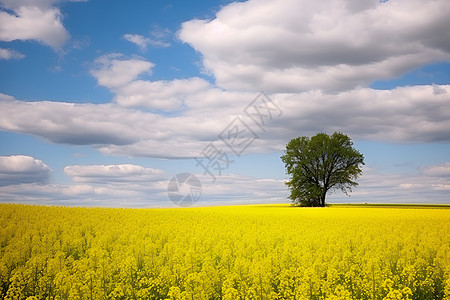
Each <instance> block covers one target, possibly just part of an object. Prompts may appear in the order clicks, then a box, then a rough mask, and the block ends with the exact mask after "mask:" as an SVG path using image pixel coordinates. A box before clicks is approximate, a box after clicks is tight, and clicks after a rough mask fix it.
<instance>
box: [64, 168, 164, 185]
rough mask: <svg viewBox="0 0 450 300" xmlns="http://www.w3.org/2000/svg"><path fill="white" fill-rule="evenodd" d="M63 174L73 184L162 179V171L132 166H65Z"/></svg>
mask: <svg viewBox="0 0 450 300" xmlns="http://www.w3.org/2000/svg"><path fill="white" fill-rule="evenodd" d="M64 173H66V175H68V176H70V177H72V178H73V180H74V181H75V182H86V183H99V182H100V183H111V182H151V181H157V180H161V179H163V178H164V172H163V171H162V170H158V169H152V168H144V167H142V166H138V165H132V164H120V165H87V166H80V165H75V166H67V167H65V168H64Z"/></svg>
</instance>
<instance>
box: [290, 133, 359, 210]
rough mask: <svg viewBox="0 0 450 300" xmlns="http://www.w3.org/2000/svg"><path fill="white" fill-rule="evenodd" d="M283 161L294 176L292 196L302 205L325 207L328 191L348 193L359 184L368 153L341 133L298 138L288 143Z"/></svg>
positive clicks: (291, 188) (291, 185)
mask: <svg viewBox="0 0 450 300" xmlns="http://www.w3.org/2000/svg"><path fill="white" fill-rule="evenodd" d="M281 160H282V161H283V162H284V164H285V167H286V173H287V174H289V175H290V176H291V178H290V180H289V181H287V182H286V185H287V186H288V187H289V188H290V190H291V194H290V196H289V198H290V199H291V200H292V202H293V203H294V204H296V205H300V206H325V197H326V195H327V193H328V191H332V190H335V189H339V190H341V191H342V192H344V193H345V194H348V193H349V192H351V191H352V187H355V186H357V185H358V183H357V182H356V179H357V178H358V176H359V175H361V174H362V169H361V167H362V165H364V156H363V155H362V154H361V153H359V151H358V150H356V149H355V148H353V142H352V141H351V139H350V138H349V137H348V136H347V135H345V134H343V133H340V132H335V133H333V134H332V135H331V136H330V135H327V134H326V133H319V134H317V135H315V136H313V137H311V138H308V137H306V136H302V137H297V138H294V139H292V140H291V141H289V143H288V144H287V145H286V150H285V152H284V155H283V156H281Z"/></svg>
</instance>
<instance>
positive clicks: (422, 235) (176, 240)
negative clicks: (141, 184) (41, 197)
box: [0, 204, 450, 299]
mask: <svg viewBox="0 0 450 300" xmlns="http://www.w3.org/2000/svg"><path fill="white" fill-rule="evenodd" d="M0 224H1V229H0V230H1V231H0V257H1V258H0V259H1V260H0V298H1V299H446V298H445V297H447V299H450V209H445V208H431V209H430V208H407V207H405V208H396V207H393V208H384V207H376V208H373V207H368V208H366V207H328V208H294V207H290V206H289V205H259V206H230V207H204V208H184V209H106V208H67V207H45V206H26V205H8V204H2V205H0Z"/></svg>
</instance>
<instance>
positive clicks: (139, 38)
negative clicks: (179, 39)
mask: <svg viewBox="0 0 450 300" xmlns="http://www.w3.org/2000/svg"><path fill="white" fill-rule="evenodd" d="M158 37H159V38H162V36H160V35H158ZM123 38H124V39H125V40H127V41H129V42H131V43H133V44H136V45H137V46H138V47H139V49H140V50H141V51H145V50H146V49H147V46H149V45H150V46H153V47H156V48H165V47H169V46H170V44H169V43H167V42H164V41H163V40H158V39H151V38H148V37H144V36H143V35H140V34H131V33H127V34H124V35H123Z"/></svg>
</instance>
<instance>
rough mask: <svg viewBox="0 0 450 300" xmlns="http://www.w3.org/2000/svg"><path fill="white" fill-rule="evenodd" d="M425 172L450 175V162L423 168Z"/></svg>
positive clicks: (441, 175)
mask: <svg viewBox="0 0 450 300" xmlns="http://www.w3.org/2000/svg"><path fill="white" fill-rule="evenodd" d="M423 172H424V173H425V174H427V175H429V176H435V177H450V162H445V163H443V164H442V165H436V166H429V167H426V168H423Z"/></svg>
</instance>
